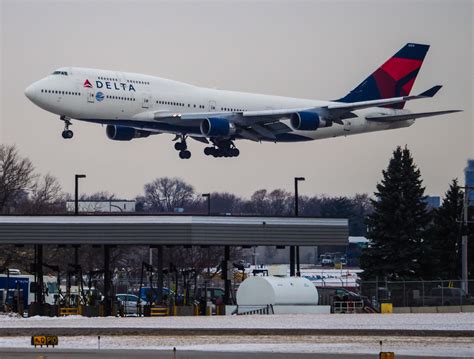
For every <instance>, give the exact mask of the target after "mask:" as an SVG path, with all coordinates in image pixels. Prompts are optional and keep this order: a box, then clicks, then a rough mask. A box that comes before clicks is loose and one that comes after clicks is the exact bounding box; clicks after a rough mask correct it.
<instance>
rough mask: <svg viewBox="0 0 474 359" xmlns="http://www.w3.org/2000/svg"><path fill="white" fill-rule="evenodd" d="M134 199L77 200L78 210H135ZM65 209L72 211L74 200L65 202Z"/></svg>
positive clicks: (128, 211) (92, 211)
mask: <svg viewBox="0 0 474 359" xmlns="http://www.w3.org/2000/svg"><path fill="white" fill-rule="evenodd" d="M135 205H136V201H127V200H121V199H112V200H103V201H79V202H78V207H79V212H82V213H94V212H106V213H107V212H127V213H130V212H135ZM66 209H67V211H68V212H74V210H75V204H74V201H67V202H66Z"/></svg>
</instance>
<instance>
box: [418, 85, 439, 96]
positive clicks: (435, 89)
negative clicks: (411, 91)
mask: <svg viewBox="0 0 474 359" xmlns="http://www.w3.org/2000/svg"><path fill="white" fill-rule="evenodd" d="M441 87H443V86H441V85H436V86H433V87H432V88H430V89H429V90H426V91H425V92H422V93H420V94H419V95H418V96H423V97H433V96H434V95H436V93H437V92H438V91H439V90H440V89H441Z"/></svg>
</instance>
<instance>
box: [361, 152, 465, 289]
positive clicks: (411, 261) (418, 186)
mask: <svg viewBox="0 0 474 359" xmlns="http://www.w3.org/2000/svg"><path fill="white" fill-rule="evenodd" d="M382 174H383V179H382V181H381V182H380V183H379V184H378V185H377V191H376V192H375V193H374V197H373V198H372V199H371V200H370V201H371V204H372V207H373V211H372V212H371V213H370V214H369V215H368V216H367V220H366V224H367V228H368V231H367V237H368V238H369V239H370V245H369V247H368V248H366V249H365V250H364V251H363V254H362V256H361V259H360V264H361V268H362V269H363V270H364V272H363V273H362V277H363V278H364V279H367V280H373V279H376V278H378V279H379V280H384V279H388V280H419V279H425V280H426V279H460V278H461V235H462V234H463V233H471V235H470V240H469V249H468V253H469V272H470V274H471V275H472V273H474V240H473V236H472V233H473V230H472V229H473V228H472V226H471V228H468V226H463V223H462V214H463V197H464V194H463V191H462V189H461V187H460V186H459V184H458V181H457V179H453V180H452V182H451V184H450V186H449V189H448V190H447V192H446V194H445V196H444V200H443V203H442V205H441V206H440V207H439V208H437V209H434V210H431V211H430V210H429V209H428V208H427V202H426V200H425V199H426V197H425V195H424V191H425V188H424V187H423V181H422V178H421V173H420V170H419V169H418V168H417V166H416V164H415V163H414V160H413V157H412V155H411V153H410V151H409V149H408V148H406V147H405V148H401V147H398V148H397V149H396V150H395V151H394V152H393V156H392V158H391V159H390V162H389V165H388V167H387V169H386V170H384V171H383V172H382Z"/></svg>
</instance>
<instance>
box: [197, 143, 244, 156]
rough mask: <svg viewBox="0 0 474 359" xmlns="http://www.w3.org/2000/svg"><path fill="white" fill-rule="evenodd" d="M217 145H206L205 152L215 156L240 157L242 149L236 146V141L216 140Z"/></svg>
mask: <svg viewBox="0 0 474 359" xmlns="http://www.w3.org/2000/svg"><path fill="white" fill-rule="evenodd" d="M214 145H215V147H205V148H204V154H205V155H206V156H213V157H238V156H239V154H240V151H239V149H238V148H237V147H235V145H234V142H232V141H230V140H227V141H221V142H214Z"/></svg>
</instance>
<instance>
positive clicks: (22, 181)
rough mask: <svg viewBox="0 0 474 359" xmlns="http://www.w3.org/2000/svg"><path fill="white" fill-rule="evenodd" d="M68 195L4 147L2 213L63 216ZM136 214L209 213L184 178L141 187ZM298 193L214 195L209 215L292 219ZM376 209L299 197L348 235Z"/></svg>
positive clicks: (362, 198) (359, 198)
mask: <svg viewBox="0 0 474 359" xmlns="http://www.w3.org/2000/svg"><path fill="white" fill-rule="evenodd" d="M71 199H73V197H72V195H71V194H67V193H64V192H63V190H62V188H61V185H60V184H59V182H58V180H57V179H56V178H55V177H54V176H52V175H51V174H47V175H40V174H38V173H36V171H35V168H34V166H33V164H32V163H31V161H30V160H29V159H27V158H24V157H22V156H20V154H19V153H18V150H17V149H16V148H15V147H14V146H6V145H0V214H30V215H34V214H63V213H66V201H67V200H71ZM113 199H117V196H116V195H115V194H113V193H110V192H108V191H100V192H97V193H93V194H90V195H86V194H81V195H80V200H83V201H103V200H113ZM135 200H136V211H137V212H141V213H176V212H184V213H191V214H205V213H207V199H206V198H203V197H202V193H200V192H197V191H196V190H195V188H194V187H193V186H192V185H191V184H189V183H187V182H185V181H183V180H182V179H180V178H170V177H159V178H156V179H155V180H153V181H151V182H149V183H146V184H145V185H144V186H143V194H141V195H139V196H137V197H136V198H135ZM294 201H295V198H294V194H293V193H291V192H288V191H286V190H283V189H274V190H268V189H259V190H256V191H255V192H254V193H253V194H252V195H251V196H250V198H243V197H241V196H238V195H235V194H233V193H229V192H212V193H211V213H212V214H216V215H226V214H232V215H256V216H293V215H294V213H295V212H294V211H295V209H294ZM371 209H372V206H371V203H370V199H369V196H368V195H367V194H356V195H354V196H353V197H346V196H333V197H331V196H326V195H314V196H300V197H299V215H300V216H310V217H324V218H349V222H350V230H349V232H350V234H351V235H354V236H363V235H365V228H366V226H365V224H364V218H365V216H366V215H367V214H368V213H370V211H371Z"/></svg>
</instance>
